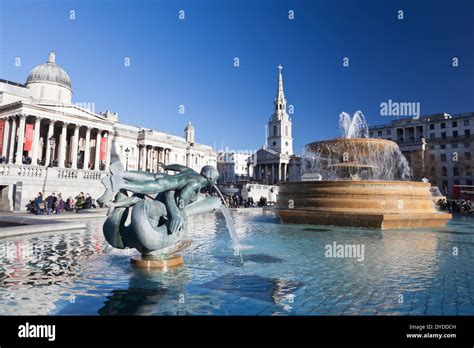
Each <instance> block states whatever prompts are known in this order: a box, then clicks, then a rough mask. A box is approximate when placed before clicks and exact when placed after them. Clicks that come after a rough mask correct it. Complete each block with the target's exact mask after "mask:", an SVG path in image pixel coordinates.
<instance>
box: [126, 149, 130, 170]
mask: <svg viewBox="0 0 474 348" xmlns="http://www.w3.org/2000/svg"><path fill="white" fill-rule="evenodd" d="M129 153H130V149H129V148H128V147H127V148H126V149H125V170H128V154H129Z"/></svg>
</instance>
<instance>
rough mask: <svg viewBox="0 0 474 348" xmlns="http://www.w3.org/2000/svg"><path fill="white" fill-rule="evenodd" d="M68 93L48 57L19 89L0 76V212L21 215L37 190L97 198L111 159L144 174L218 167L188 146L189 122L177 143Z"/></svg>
mask: <svg viewBox="0 0 474 348" xmlns="http://www.w3.org/2000/svg"><path fill="white" fill-rule="evenodd" d="M72 93H73V90H72V84H71V80H70V78H69V76H68V74H67V73H66V72H65V71H64V70H63V69H62V68H61V67H60V66H59V65H57V64H56V59H55V54H54V52H51V53H50V54H49V58H48V61H47V62H46V63H44V64H41V65H38V66H36V67H35V68H33V70H31V72H30V73H29V75H28V78H27V80H26V83H25V84H22V83H16V82H11V81H7V80H1V79H0V211H24V210H25V209H26V207H25V206H26V205H27V203H28V201H29V200H30V199H33V198H34V197H35V196H36V195H37V193H38V192H43V193H44V194H46V195H49V194H50V193H52V192H55V193H56V194H57V193H62V197H63V199H64V200H66V199H67V198H68V197H69V196H72V197H75V196H76V195H77V194H78V193H79V192H84V194H85V193H89V194H90V195H91V196H92V197H93V198H95V199H97V198H98V197H99V196H101V195H102V193H103V186H102V184H101V183H100V180H101V179H102V178H103V177H104V176H105V175H107V174H108V170H109V166H110V163H111V160H112V161H115V160H117V159H118V160H121V161H122V163H123V165H124V167H126V168H128V170H143V171H149V172H159V171H161V170H162V169H161V167H160V166H159V163H165V164H170V163H178V164H182V165H186V166H189V167H191V168H193V169H195V170H196V171H200V169H201V167H202V166H204V165H208V164H209V165H213V166H217V153H216V152H215V151H214V150H213V149H212V147H210V146H207V145H201V144H197V143H195V130H194V127H193V126H192V125H191V123H189V124H188V125H187V126H186V128H185V130H184V138H183V137H179V136H175V135H170V134H166V133H162V132H157V131H155V130H151V129H143V128H140V127H135V126H129V125H125V124H122V123H119V122H118V117H117V114H116V113H112V112H109V111H106V112H103V113H99V114H97V113H95V112H92V111H90V110H88V109H86V108H83V107H80V106H77V105H75V104H73V103H72Z"/></svg>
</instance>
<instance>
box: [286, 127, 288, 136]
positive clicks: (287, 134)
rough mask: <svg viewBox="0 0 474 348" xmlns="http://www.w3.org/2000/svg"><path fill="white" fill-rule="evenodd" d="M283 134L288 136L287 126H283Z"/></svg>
mask: <svg viewBox="0 0 474 348" xmlns="http://www.w3.org/2000/svg"><path fill="white" fill-rule="evenodd" d="M285 135H286V136H288V126H285Z"/></svg>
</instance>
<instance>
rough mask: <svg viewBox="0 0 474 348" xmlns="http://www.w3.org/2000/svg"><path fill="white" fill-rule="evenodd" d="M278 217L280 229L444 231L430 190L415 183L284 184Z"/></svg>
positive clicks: (446, 216)
mask: <svg viewBox="0 0 474 348" xmlns="http://www.w3.org/2000/svg"><path fill="white" fill-rule="evenodd" d="M275 212H276V214H277V215H278V217H279V218H280V220H281V222H282V223H290V224H310V225H334V226H348V227H365V228H378V229H401V228H429V227H441V226H445V225H446V223H447V222H448V221H449V220H450V219H451V217H452V216H451V214H446V213H442V212H438V211H437V210H436V208H435V205H434V203H433V201H432V200H431V194H430V184H429V183H424V182H413V181H379V180H357V181H355V180H334V181H300V182H287V183H283V184H282V185H281V186H280V188H279V194H278V199H277V204H276V206H275Z"/></svg>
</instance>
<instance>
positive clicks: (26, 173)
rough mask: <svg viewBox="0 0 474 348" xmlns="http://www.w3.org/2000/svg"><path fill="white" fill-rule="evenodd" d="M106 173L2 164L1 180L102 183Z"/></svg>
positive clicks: (0, 166) (0, 167) (0, 169)
mask: <svg viewBox="0 0 474 348" xmlns="http://www.w3.org/2000/svg"><path fill="white" fill-rule="evenodd" d="M105 175H107V173H106V172H103V171H96V170H83V169H70V168H57V167H42V166H32V165H16V164H1V165H0V178H1V177H8V178H10V179H15V178H17V179H20V178H25V179H26V178H45V177H48V178H51V179H53V178H58V179H65V180H87V181H100V180H101V179H102V178H103V177H104V176H105ZM0 184H1V179H0Z"/></svg>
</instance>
